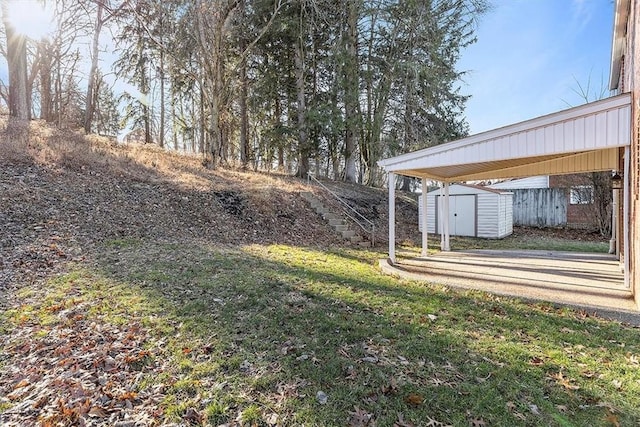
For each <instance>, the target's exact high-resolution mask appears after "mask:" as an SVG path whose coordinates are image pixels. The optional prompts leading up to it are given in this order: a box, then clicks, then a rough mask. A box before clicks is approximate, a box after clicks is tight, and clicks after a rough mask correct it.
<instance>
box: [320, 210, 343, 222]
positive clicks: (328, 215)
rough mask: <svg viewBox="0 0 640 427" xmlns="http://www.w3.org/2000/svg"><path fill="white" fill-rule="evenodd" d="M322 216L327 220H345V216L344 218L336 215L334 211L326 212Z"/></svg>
mask: <svg viewBox="0 0 640 427" xmlns="http://www.w3.org/2000/svg"><path fill="white" fill-rule="evenodd" d="M322 217H323V218H324V219H325V220H327V221H336V220H340V221H343V220H344V218H342V217H341V216H340V215H336V214H334V213H333V212H329V211H327V212H325V213H324V214H323V215H322Z"/></svg>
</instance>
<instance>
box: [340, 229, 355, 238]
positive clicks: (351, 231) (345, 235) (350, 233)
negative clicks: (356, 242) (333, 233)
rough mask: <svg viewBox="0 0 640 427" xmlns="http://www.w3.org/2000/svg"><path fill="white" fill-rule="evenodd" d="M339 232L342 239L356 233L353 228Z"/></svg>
mask: <svg viewBox="0 0 640 427" xmlns="http://www.w3.org/2000/svg"><path fill="white" fill-rule="evenodd" d="M340 234H341V235H342V238H343V239H350V238H352V237H353V236H355V235H356V232H355V231H353V230H346V231H341V232H340Z"/></svg>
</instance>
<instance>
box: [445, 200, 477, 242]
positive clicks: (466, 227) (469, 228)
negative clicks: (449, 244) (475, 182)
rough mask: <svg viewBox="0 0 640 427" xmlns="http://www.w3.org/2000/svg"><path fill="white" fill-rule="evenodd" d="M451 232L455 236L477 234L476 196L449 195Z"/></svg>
mask: <svg viewBox="0 0 640 427" xmlns="http://www.w3.org/2000/svg"><path fill="white" fill-rule="evenodd" d="M449 199H450V200H449V207H450V210H449V232H450V234H452V235H454V236H475V235H476V196H473V195H469V196H454V197H449Z"/></svg>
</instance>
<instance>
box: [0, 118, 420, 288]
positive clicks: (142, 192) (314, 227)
mask: <svg viewBox="0 0 640 427" xmlns="http://www.w3.org/2000/svg"><path fill="white" fill-rule="evenodd" d="M0 146H1V147H0V227H1V228H2V233H0V267H1V270H0V271H1V273H0V287H1V286H5V287H6V286H8V283H10V282H14V280H13V279H15V276H16V274H19V273H20V274H21V275H27V276H32V277H33V278H37V277H41V276H44V275H46V274H47V271H48V270H49V269H51V268H54V267H55V266H56V263H57V261H61V260H63V259H71V258H79V257H82V256H84V255H85V254H86V253H88V252H89V251H91V250H92V248H93V247H95V245H98V244H103V243H104V242H108V241H114V240H117V239H155V240H162V241H169V242H171V241H188V240H197V241H200V242H206V243H208V244H219V245H242V244H251V243H262V244H268V243H282V244H290V245H301V246H321V247H327V246H332V245H346V243H345V242H344V241H342V240H341V239H339V238H338V237H337V236H336V234H335V233H334V232H333V230H332V229H331V228H330V227H329V226H328V225H327V224H326V223H325V222H324V221H323V220H322V219H321V218H320V217H319V216H318V215H317V214H316V213H315V212H314V211H313V210H312V209H311V208H310V207H309V206H308V205H307V203H306V202H305V201H304V200H303V199H302V198H301V197H300V194H299V193H300V192H301V191H312V192H314V193H315V194H316V195H317V196H318V197H320V198H322V199H324V200H325V202H326V204H327V205H332V204H334V205H335V202H334V201H332V199H331V198H330V197H329V196H328V194H327V193H326V191H325V190H323V189H322V188H320V187H318V186H317V185H310V184H309V183H308V182H307V181H305V180H299V179H296V178H292V177H288V176H284V175H277V174H263V173H257V172H246V171H238V170H230V169H219V170H215V171H214V170H208V169H206V168H204V167H203V166H202V165H201V163H200V160H199V158H198V157H190V156H184V155H177V154H171V153H166V152H164V151H162V150H159V149H157V148H155V147H144V146H139V145H129V146H124V145H117V144H115V143H113V142H110V141H108V140H106V139H100V138H91V137H90V138H85V137H84V136H82V135H80V134H76V133H72V132H68V131H66V132H60V131H57V130H55V129H52V128H49V127H47V126H45V125H43V124H41V123H37V122H32V123H31V124H30V127H29V128H27V129H25V128H22V129H20V128H18V129H16V128H11V127H10V128H9V129H5V130H4V132H3V133H2V135H1V139H0ZM327 184H328V185H330V187H331V189H332V191H334V192H336V193H338V194H340V195H341V196H343V197H345V198H346V199H348V200H349V201H350V202H351V203H353V204H354V206H356V207H357V208H358V210H360V211H361V212H362V213H363V214H365V215H366V216H367V217H369V218H372V219H373V220H375V222H376V228H377V233H376V234H377V238H376V240H377V243H378V245H380V246H381V247H382V246H384V245H385V243H386V235H387V196H386V192H385V191H384V190H380V189H372V188H366V187H363V186H360V185H355V184H345V183H334V182H331V183H327ZM398 210H399V214H398V219H399V221H398V238H399V240H401V241H402V240H407V239H414V240H415V236H416V235H417V230H416V228H417V227H416V225H415V224H417V206H416V203H415V202H414V201H412V200H411V199H409V198H402V197H401V198H400V201H399V203H398Z"/></svg>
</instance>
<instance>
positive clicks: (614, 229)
mask: <svg viewBox="0 0 640 427" xmlns="http://www.w3.org/2000/svg"><path fill="white" fill-rule="evenodd" d="M611 193H612V195H611V201H612V203H611V239H609V253H610V254H614V255H616V256H618V257H619V256H620V251H619V250H618V247H619V245H618V218H619V216H618V197H620V190H617V189H613V190H611Z"/></svg>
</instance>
